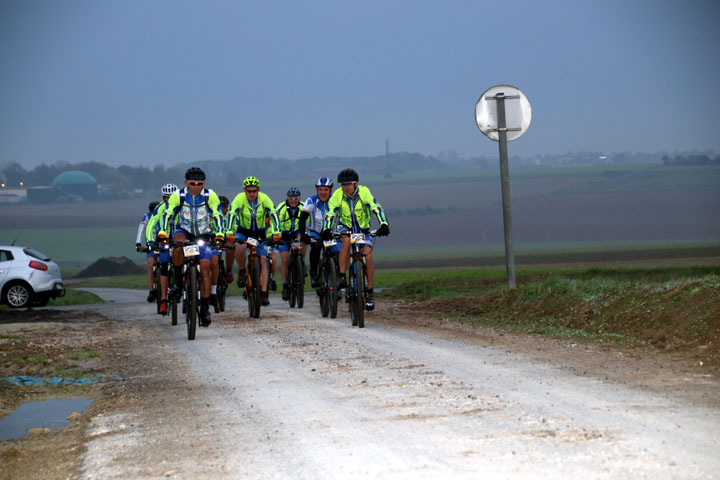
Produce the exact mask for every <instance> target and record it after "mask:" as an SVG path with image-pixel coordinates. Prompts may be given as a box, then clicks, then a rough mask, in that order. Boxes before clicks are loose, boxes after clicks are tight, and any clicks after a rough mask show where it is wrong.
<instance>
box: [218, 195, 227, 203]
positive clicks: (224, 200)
mask: <svg viewBox="0 0 720 480" xmlns="http://www.w3.org/2000/svg"><path fill="white" fill-rule="evenodd" d="M218 199H219V200H220V204H221V205H230V200H228V197H226V196H225V195H220V196H219V197H218Z"/></svg>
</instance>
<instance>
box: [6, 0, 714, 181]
mask: <svg viewBox="0 0 720 480" xmlns="http://www.w3.org/2000/svg"><path fill="white" fill-rule="evenodd" d="M719 25H720V2H718V1H716V0H712V1H680V0H678V1H670V0H643V1H639V0H637V1H636V0H602V1H600V0H599V1H575V0H552V1H539V0H537V1H536V0H527V1H525V0H515V1H513V2H498V1H491V2H486V1H482V0H470V1H455V0H453V1H439V0H436V1H425V0H402V1H394V0H377V1H375V0H371V1H358V0H355V1H342V0H322V1H311V0H307V1H300V0H282V1H268V2H259V1H254V2H245V1H239V0H232V1H230V0H228V1H213V0H210V1H187V0H142V1H139V0H122V1H102V0H101V1H98V0H63V1H61V0H0V164H4V163H7V162H12V161H17V162H20V163H21V164H23V165H25V166H26V167H34V166H35V165H37V164H39V163H41V162H46V163H52V162H55V161H57V160H65V161H68V162H72V163H75V162H81V161H99V162H103V163H107V164H110V165H115V166H119V165H121V164H128V165H137V164H146V165H155V164H159V163H174V162H176V161H183V162H189V161H193V160H203V159H227V158H233V157H235V156H272V157H284V158H291V159H295V158H303V157H311V156H321V157H322V156H329V155H340V156H350V155H379V154H382V153H384V151H385V139H386V138H389V140H390V149H391V150H392V151H409V152H420V153H423V154H428V155H434V154H437V153H438V152H440V151H441V150H455V151H457V152H458V154H460V155H462V156H475V155H497V144H495V143H494V142H491V141H490V140H488V139H487V138H486V137H484V136H483V135H482V134H481V132H480V131H479V130H478V128H477V126H476V125H475V118H474V108H475V103H476V102H477V100H478V98H479V96H480V94H481V93H482V92H483V91H484V90H486V89H487V88H489V87H491V86H493V85H497V84H510V85H514V86H516V87H518V88H520V89H521V90H522V91H523V92H524V93H525V94H526V95H527V97H528V98H529V100H530V102H531V104H532V114H533V119H532V124H531V125H530V128H529V130H528V131H527V133H525V135H524V136H522V137H521V138H519V139H517V140H515V141H514V142H512V143H511V144H510V146H509V150H510V154H511V155H524V156H530V155H534V154H551V153H564V152H568V151H584V150H588V151H600V152H607V153H612V152H617V151H641V152H657V151H663V150H668V151H674V150H691V149H716V150H720V133H719V132H720V60H719V58H720V55H719V50H720V27H719Z"/></svg>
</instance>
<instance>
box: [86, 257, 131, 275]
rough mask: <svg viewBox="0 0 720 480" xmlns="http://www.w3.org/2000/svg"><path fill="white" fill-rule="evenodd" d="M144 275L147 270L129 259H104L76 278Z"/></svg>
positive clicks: (92, 264) (94, 263)
mask: <svg viewBox="0 0 720 480" xmlns="http://www.w3.org/2000/svg"><path fill="white" fill-rule="evenodd" d="M142 273H145V268H143V267H141V266H140V265H138V264H136V263H134V262H133V261H132V260H130V259H129V258H128V257H102V258H100V259H98V260H96V261H95V262H93V263H91V264H90V265H89V266H88V267H87V268H86V269H85V270H83V271H82V272H80V273H78V274H77V275H75V278H87V277H115V276H118V275H138V274H142Z"/></svg>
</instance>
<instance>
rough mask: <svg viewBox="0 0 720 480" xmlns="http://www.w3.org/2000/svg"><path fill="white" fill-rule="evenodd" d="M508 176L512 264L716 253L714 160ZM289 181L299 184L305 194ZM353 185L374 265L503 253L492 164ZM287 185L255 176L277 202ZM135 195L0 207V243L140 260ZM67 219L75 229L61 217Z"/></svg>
mask: <svg viewBox="0 0 720 480" xmlns="http://www.w3.org/2000/svg"><path fill="white" fill-rule="evenodd" d="M510 175H511V191H512V197H513V217H514V222H513V227H514V232H515V244H514V248H515V255H516V262H517V263H520V264H522V263H528V264H538V263H550V264H555V263H557V262H564V261H571V262H577V261H613V260H614V261H623V260H631V259H638V258H648V257H649V258H653V259H660V258H665V257H668V258H672V257H680V258H686V257H688V256H698V257H707V256H717V249H718V245H720V222H718V221H717V211H718V210H720V168H718V167H664V166H661V165H627V166H603V167H566V168H524V169H513V170H511V173H510ZM311 182H312V179H306V182H305V183H307V184H309V185H311ZM299 183H300V186H301V189H302V190H303V193H304V194H307V195H309V194H310V193H312V187H308V185H306V184H304V183H303V182H299ZM363 183H366V184H367V185H369V186H371V187H372V190H373V193H374V194H375V195H376V197H377V198H378V199H379V200H380V201H381V202H382V203H383V206H384V208H385V210H386V211H387V212H388V218H389V220H390V223H391V227H392V228H391V236H390V237H388V238H387V239H379V240H378V248H377V249H376V251H375V257H376V259H377V261H378V264H379V265H383V266H385V267H397V268H399V267H412V266H414V265H418V264H419V265H427V266H432V267H438V266H444V265H450V266H462V265H463V264H466V265H474V266H486V267H491V266H498V265H502V264H503V263H504V259H503V255H504V246H503V240H502V216H501V212H500V211H499V210H498V209H499V205H500V200H501V196H500V185H499V183H500V182H499V178H498V172H497V171H496V170H494V169H492V170H469V171H459V170H458V171H455V170H445V171H442V172H415V173H408V174H397V175H394V176H393V177H391V178H384V177H383V176H379V175H378V176H371V175H368V176H366V177H363ZM287 184H288V181H287V180H278V179H267V181H264V183H263V185H264V186H265V187H266V188H267V189H268V190H272V192H271V193H272V195H274V197H273V198H274V199H276V200H279V199H280V198H281V197H282V193H279V192H282V191H283V189H284V188H286V187H284V186H285V185H287ZM146 202H147V199H143V198H137V199H128V200H127V201H122V202H113V203H109V204H102V203H98V204H62V205H42V206H39V205H32V204H19V205H0V216H2V218H3V220H4V222H3V225H5V226H4V227H0V244H7V243H10V242H12V241H13V240H15V239H16V238H18V234H19V238H18V240H17V244H19V245H30V246H32V247H35V248H37V249H38V250H40V251H42V252H44V253H45V254H47V255H49V256H50V257H51V258H53V260H55V261H56V262H57V263H58V264H59V265H60V266H61V267H62V268H63V269H68V268H76V269H77V268H82V267H85V266H87V265H88V264H90V263H92V262H93V261H95V260H97V259H98V258H100V257H106V256H126V257H128V258H130V259H131V260H134V261H136V262H137V263H144V258H145V257H144V255H143V254H139V253H136V252H135V248H134V242H135V235H136V232H137V221H138V220H139V218H140V217H141V212H142V211H143V209H144V208H145V206H144V205H146ZM70 224H72V225H74V227H75V228H67V227H64V226H65V225H70ZM7 225H12V226H13V227H12V228H8V227H7ZM55 225H57V228H50V227H51V226H55ZM99 225H102V226H99Z"/></svg>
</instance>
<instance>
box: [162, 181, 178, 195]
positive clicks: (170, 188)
mask: <svg viewBox="0 0 720 480" xmlns="http://www.w3.org/2000/svg"><path fill="white" fill-rule="evenodd" d="M177 189H178V188H177V185H175V184H174V183H168V184H167V185H165V186H164V187H162V194H163V195H172V194H173V193H175V192H176V191H177Z"/></svg>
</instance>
